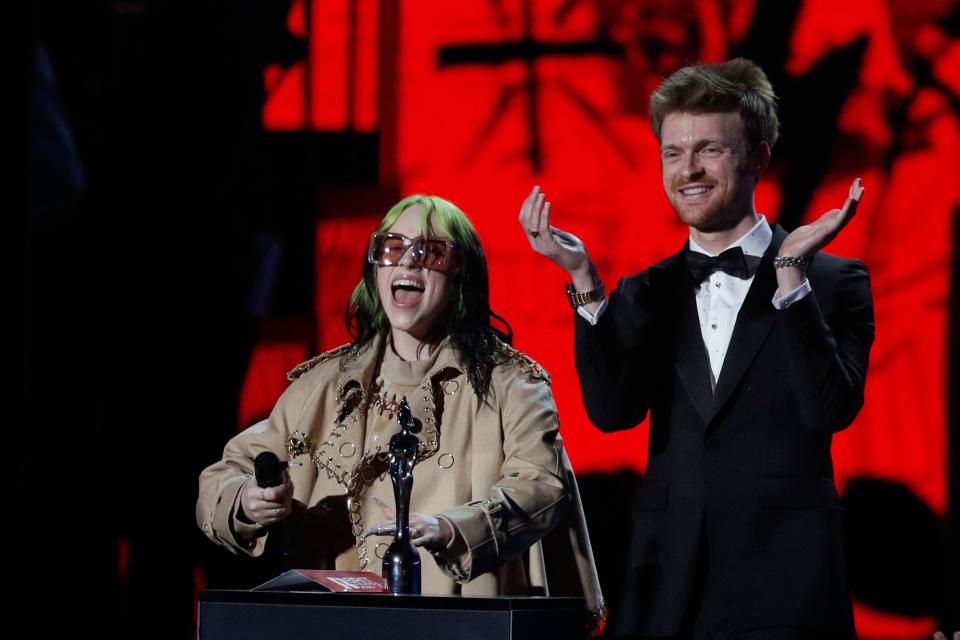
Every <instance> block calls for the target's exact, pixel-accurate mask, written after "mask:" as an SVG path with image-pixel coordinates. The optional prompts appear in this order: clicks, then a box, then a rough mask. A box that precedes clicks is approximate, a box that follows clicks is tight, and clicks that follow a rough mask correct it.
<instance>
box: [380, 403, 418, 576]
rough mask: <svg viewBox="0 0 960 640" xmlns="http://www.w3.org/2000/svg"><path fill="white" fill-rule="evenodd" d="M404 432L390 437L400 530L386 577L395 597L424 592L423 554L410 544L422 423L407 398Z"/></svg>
mask: <svg viewBox="0 0 960 640" xmlns="http://www.w3.org/2000/svg"><path fill="white" fill-rule="evenodd" d="M397 422H399V423H400V433H398V434H396V435H394V436H393V437H392V438H390V479H391V480H392V481H393V498H394V501H395V502H396V516H397V519H396V530H395V531H394V534H393V542H391V543H390V546H389V547H388V548H387V552H386V554H384V556H383V577H384V579H385V580H386V582H387V589H389V590H390V593H394V594H415V595H419V593H420V554H419V553H418V552H417V549H416V547H414V546H413V542H411V541H410V494H411V493H412V491H413V466H414V465H415V464H416V463H417V455H418V453H419V450H420V449H419V447H420V440H419V438H417V436H416V435H414V434H416V433H419V431H420V428H421V424H420V421H419V420H417V419H416V418H414V417H413V415H411V413H410V404H409V403H408V402H407V401H406V399H404V400H403V401H401V403H400V409H399V411H398V412H397Z"/></svg>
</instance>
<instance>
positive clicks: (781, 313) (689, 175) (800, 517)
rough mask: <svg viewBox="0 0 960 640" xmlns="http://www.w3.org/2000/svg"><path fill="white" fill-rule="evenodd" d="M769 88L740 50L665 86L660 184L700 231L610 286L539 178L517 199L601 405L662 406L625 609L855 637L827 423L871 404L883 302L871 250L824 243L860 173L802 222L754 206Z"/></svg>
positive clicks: (766, 630)
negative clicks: (838, 198) (872, 358)
mask: <svg viewBox="0 0 960 640" xmlns="http://www.w3.org/2000/svg"><path fill="white" fill-rule="evenodd" d="M775 99H776V97H775V95H774V93H773V89H772V87H771V86H770V83H769V81H768V80H767V78H766V75H765V74H764V73H763V71H762V70H761V69H760V68H759V67H757V66H756V65H754V64H753V63H752V62H750V61H748V60H743V59H736V60H731V61H728V62H724V63H720V64H709V65H697V66H692V67H686V68H683V69H681V70H679V71H677V72H676V73H674V74H673V75H671V76H670V77H669V78H667V79H666V80H665V81H664V82H663V84H662V85H661V86H660V87H659V88H658V89H657V90H656V91H655V92H654V94H653V95H652V97H651V100H650V117H651V124H652V126H653V130H654V133H655V134H656V135H657V138H658V139H659V141H660V153H661V155H660V160H661V172H662V174H663V186H664V190H665V191H666V194H667V198H668V199H669V200H670V203H671V204H672V206H673V208H674V209H675V210H676V212H677V214H678V215H679V216H680V219H681V220H682V221H683V222H684V223H685V224H687V225H689V227H690V238H689V242H688V243H687V244H686V245H685V246H684V247H683V249H682V250H681V251H680V252H679V253H677V254H675V255H673V256H671V257H669V258H667V259H666V260H664V261H662V262H660V263H658V264H655V265H652V266H651V267H649V268H648V269H647V270H645V271H643V272H641V273H638V274H636V275H633V276H629V277H626V278H623V279H622V280H621V281H620V283H619V285H618V286H617V288H616V289H615V290H614V291H613V292H612V293H611V294H610V296H609V298H607V297H606V296H605V293H604V288H603V285H602V283H601V282H600V280H599V278H598V277H597V274H596V271H595V269H594V267H593V264H592V262H591V260H590V257H589V254H588V252H587V250H586V248H585V247H584V245H583V243H582V242H580V241H579V240H578V239H577V238H576V237H575V236H573V235H571V234H569V233H567V232H564V231H561V230H559V229H556V228H555V227H552V226H550V203H549V202H547V201H546V198H545V196H544V194H543V193H542V192H541V191H540V189H539V188H538V187H535V188H534V189H533V191H532V192H531V193H530V195H529V196H528V197H527V199H526V201H525V202H524V203H523V206H522V208H521V211H520V223H521V224H522V225H523V228H524V230H525V232H526V234H527V239H528V240H529V241H530V245H531V247H533V249H534V250H535V251H537V252H538V253H540V254H542V255H544V256H546V257H547V258H549V259H550V260H552V261H553V262H555V263H556V264H558V265H559V266H561V267H562V268H564V269H565V270H566V271H567V272H568V273H569V275H570V278H571V281H572V284H570V285H568V287H567V293H568V296H569V298H570V304H571V306H573V307H574V308H575V309H576V311H577V316H576V321H575V322H576V338H575V355H576V366H577V373H578V375H579V378H580V387H581V391H582V393H583V400H584V404H585V405H586V409H587V414H588V415H589V417H590V419H591V420H592V421H593V422H594V423H595V424H596V425H597V427H599V428H600V429H601V430H603V431H615V430H619V429H629V428H632V427H634V426H636V425H637V424H639V423H640V422H642V421H643V420H644V418H645V417H646V415H647V413H648V412H649V414H650V445H649V447H650V448H649V460H648V464H647V469H646V473H645V476H644V480H643V482H642V484H641V485H640V487H639V490H638V493H637V496H636V499H635V501H634V505H633V518H634V534H633V542H632V544H631V549H630V552H629V554H628V556H626V557H627V559H628V562H629V566H628V573H627V575H628V584H627V586H626V589H625V599H626V608H627V611H625V612H624V617H625V618H627V620H628V622H629V624H628V627H629V629H627V631H629V632H631V633H633V634H636V635H638V636H641V637H645V638H646V637H668V638H690V637H693V638H710V639H714V638H749V639H782V638H791V639H792V638H830V637H837V638H847V637H855V632H854V627H853V617H852V613H851V603H850V595H849V591H848V589H847V586H846V579H845V575H844V573H845V571H844V562H843V554H842V549H841V530H840V513H839V499H838V495H837V491H836V488H835V486H834V482H833V467H832V461H831V457H830V442H831V437H832V435H833V433H834V432H836V431H839V430H841V429H843V428H845V427H847V426H848V425H849V424H850V423H851V422H852V421H853V419H854V417H855V416H856V414H857V412H858V411H859V409H860V407H861V406H862V404H863V385H864V379H865V376H866V371H867V361H868V357H869V350H870V345H871V343H872V341H873V307H872V301H871V295H870V281H869V276H868V274H867V270H866V268H865V267H864V265H863V264H862V263H861V262H858V261H855V260H847V259H842V258H838V257H835V256H832V255H829V254H827V253H824V252H822V251H821V249H823V248H824V247H825V246H826V245H827V244H828V243H829V242H830V241H831V240H832V239H833V238H834V237H836V235H837V234H838V233H839V232H840V231H841V229H842V228H843V227H844V225H846V224H847V222H849V220H850V219H851V218H852V217H853V215H854V213H855V212H856V209H857V205H858V203H859V201H860V198H861V196H862V195H863V187H862V186H861V183H860V180H859V179H857V180H855V181H854V182H853V184H852V186H851V187H850V194H849V197H848V198H847V200H846V202H845V203H844V204H843V206H842V207H841V208H840V209H834V210H831V211H828V212H827V213H825V214H824V215H823V216H822V217H820V218H819V219H818V220H817V221H816V222H814V223H812V224H809V225H806V226H802V227H799V228H797V229H796V230H794V231H793V232H791V233H789V234H788V233H787V232H785V231H784V230H783V229H781V228H780V227H779V226H777V225H774V226H772V227H771V226H770V225H769V224H768V223H767V221H766V219H765V218H764V216H762V215H758V214H757V213H756V211H755V209H754V197H753V196H754V190H755V187H756V184H757V181H758V180H759V179H760V176H761V175H762V174H763V172H764V170H765V169H766V168H767V164H768V163H769V161H770V153H771V149H772V148H773V146H774V143H775V142H776V139H777V134H778V128H779V123H778V120H777V115H776V109H775Z"/></svg>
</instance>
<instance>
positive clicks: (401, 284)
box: [393, 278, 423, 289]
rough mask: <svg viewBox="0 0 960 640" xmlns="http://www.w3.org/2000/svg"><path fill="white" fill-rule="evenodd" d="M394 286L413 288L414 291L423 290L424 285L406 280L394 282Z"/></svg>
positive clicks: (401, 279)
mask: <svg viewBox="0 0 960 640" xmlns="http://www.w3.org/2000/svg"><path fill="white" fill-rule="evenodd" d="M393 286H394V287H413V288H414V289H423V285H422V284H420V283H419V282H417V281H416V280H407V279H405V278H400V279H399V280H394V281H393Z"/></svg>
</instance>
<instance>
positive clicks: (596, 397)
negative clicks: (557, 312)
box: [574, 271, 656, 431]
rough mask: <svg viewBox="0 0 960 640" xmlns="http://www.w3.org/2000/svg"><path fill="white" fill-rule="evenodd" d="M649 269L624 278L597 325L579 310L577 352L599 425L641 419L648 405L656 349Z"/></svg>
mask: <svg viewBox="0 0 960 640" xmlns="http://www.w3.org/2000/svg"><path fill="white" fill-rule="evenodd" d="M652 298H653V295H652V291H651V287H650V282H649V271H645V272H643V273H640V274H638V275H636V276H633V277H631V278H624V279H622V280H621V281H620V282H619V284H618V285H617V288H616V289H614V290H613V292H612V293H611V294H610V299H609V301H608V305H607V308H606V310H605V311H604V313H603V315H601V316H600V318H599V320H598V321H597V324H596V325H593V326H591V325H590V323H589V322H587V321H586V320H584V319H583V318H582V317H580V315H579V314H574V315H575V320H574V322H575V329H574V356H575V361H576V368H577V376H578V378H579V380H580V393H581V394H582V396H583V405H584V408H585V409H586V411H587V416H588V417H589V418H590V421H591V422H593V424H594V425H596V426H597V428H599V429H600V430H601V431H619V430H622V429H630V428H631V427H634V426H636V425H638V424H640V423H641V422H642V421H643V419H644V417H646V415H647V410H648V409H649V407H650V397H649V394H650V393H651V391H652V388H653V385H652V384H651V382H652V381H651V380H649V372H650V371H652V370H653V369H654V367H653V365H652V359H653V358H654V357H655V353H656V348H655V347H656V339H655V331H654V326H655V315H654V313H653V309H654V307H655V305H654V302H653V300H652Z"/></svg>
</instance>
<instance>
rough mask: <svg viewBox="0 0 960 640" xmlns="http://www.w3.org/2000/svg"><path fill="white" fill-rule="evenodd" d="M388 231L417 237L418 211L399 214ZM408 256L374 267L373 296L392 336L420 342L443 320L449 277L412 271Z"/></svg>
mask: <svg viewBox="0 0 960 640" xmlns="http://www.w3.org/2000/svg"><path fill="white" fill-rule="evenodd" d="M388 231H390V232H392V233H400V234H403V235H405V236H407V237H408V238H411V239H413V238H417V237H419V236H420V207H419V206H418V205H414V206H412V207H410V208H409V209H407V210H406V211H404V212H403V213H401V214H400V217H399V218H397V221H396V222H394V223H393V225H392V226H391V227H390V228H389V229H388ZM412 253H413V249H412V248H411V249H407V251H406V252H405V253H404V254H403V257H402V258H401V259H400V262H399V264H397V265H396V266H393V267H380V266H378V267H376V269H377V292H378V293H379V294H380V304H381V305H383V311H384V313H386V314H387V319H388V320H389V321H390V328H391V330H392V331H393V332H394V334H395V335H396V333H397V332H403V333H407V334H410V335H411V336H412V337H414V338H416V339H417V340H420V341H422V340H424V339H425V338H427V337H429V336H430V334H431V333H432V332H433V331H434V330H435V329H436V327H437V324H438V323H440V322H443V321H444V320H445V317H446V311H447V304H448V300H449V298H450V290H451V278H452V275H448V274H447V273H443V272H441V271H436V270H433V269H425V268H421V267H415V266H414V265H413V257H412Z"/></svg>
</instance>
